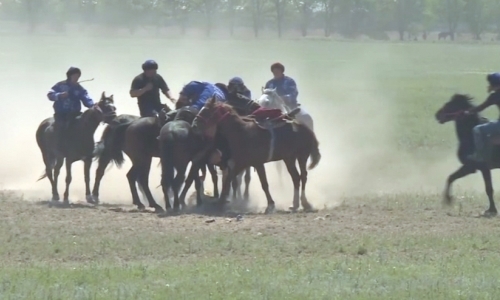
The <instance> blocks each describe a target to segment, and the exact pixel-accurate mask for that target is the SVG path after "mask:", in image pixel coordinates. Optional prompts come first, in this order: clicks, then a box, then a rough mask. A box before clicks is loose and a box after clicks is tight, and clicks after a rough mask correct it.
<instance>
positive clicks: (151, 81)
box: [130, 60, 175, 117]
mask: <svg viewBox="0 0 500 300" xmlns="http://www.w3.org/2000/svg"><path fill="white" fill-rule="evenodd" d="M142 70H143V71H144V72H143V73H141V74H139V75H137V76H136V77H135V78H134V80H133V81H132V87H131V88H130V97H133V98H137V104H138V105H139V111H140V114H141V117H152V116H156V115H157V114H158V113H159V112H160V111H161V109H162V104H161V101H160V90H161V92H162V93H163V94H164V95H165V96H167V98H168V99H170V101H172V103H175V99H174V98H173V97H172V96H171V94H170V89H169V87H168V85H167V83H166V82H165V80H164V79H163V77H161V76H160V74H157V73H156V71H157V70H158V64H157V63H156V62H155V61H154V60H147V61H146V62H145V63H143V64H142Z"/></svg>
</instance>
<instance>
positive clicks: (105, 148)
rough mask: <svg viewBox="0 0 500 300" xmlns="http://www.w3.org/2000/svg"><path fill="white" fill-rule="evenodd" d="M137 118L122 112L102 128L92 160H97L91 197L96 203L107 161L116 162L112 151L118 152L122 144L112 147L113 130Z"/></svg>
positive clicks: (119, 165)
mask: <svg viewBox="0 0 500 300" xmlns="http://www.w3.org/2000/svg"><path fill="white" fill-rule="evenodd" d="M139 118H140V117H139V116H134V115H128V114H122V115H119V116H116V117H115V118H114V119H113V120H112V121H111V122H109V123H108V126H106V128H104V130H103V132H102V136H101V140H100V141H99V142H97V144H96V146H95V148H94V154H93V155H94V160H97V161H98V165H97V170H96V172H95V182H94V188H93V189H92V198H93V199H94V201H95V202H96V203H99V188H100V185H101V180H102V178H103V177H104V172H105V171H106V168H107V167H108V165H109V163H111V162H114V163H116V161H113V157H114V153H113V151H119V153H121V147H122V146H121V145H120V146H119V147H113V146H114V145H113V142H112V139H113V138H114V137H115V130H116V128H117V126H118V125H120V124H125V123H131V122H133V121H135V120H138V119H139ZM118 155H120V154H118ZM122 163H123V161H120V163H119V164H117V167H119V168H120V167H121V164H122Z"/></svg>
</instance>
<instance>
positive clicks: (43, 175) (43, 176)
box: [36, 171, 47, 182]
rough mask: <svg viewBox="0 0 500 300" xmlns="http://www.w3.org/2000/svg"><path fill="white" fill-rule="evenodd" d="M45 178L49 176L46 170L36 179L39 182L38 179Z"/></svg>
mask: <svg viewBox="0 0 500 300" xmlns="http://www.w3.org/2000/svg"><path fill="white" fill-rule="evenodd" d="M44 178H47V173H46V172H45V171H44V172H43V174H42V176H40V177H39V178H38V179H37V181H36V182H38V181H40V180H42V179H44Z"/></svg>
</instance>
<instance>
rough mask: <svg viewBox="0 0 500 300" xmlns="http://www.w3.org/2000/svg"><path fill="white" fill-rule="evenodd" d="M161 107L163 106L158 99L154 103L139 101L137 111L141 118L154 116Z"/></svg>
mask: <svg viewBox="0 0 500 300" xmlns="http://www.w3.org/2000/svg"><path fill="white" fill-rule="evenodd" d="M162 108H163V106H162V105H161V102H160V101H158V102H155V103H139V113H140V115H141V118H144V117H156V116H157V115H158V113H159V112H160V111H161V110H162Z"/></svg>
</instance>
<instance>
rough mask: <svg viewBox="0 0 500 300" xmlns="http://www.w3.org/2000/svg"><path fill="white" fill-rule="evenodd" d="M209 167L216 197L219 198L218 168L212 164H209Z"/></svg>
mask: <svg viewBox="0 0 500 300" xmlns="http://www.w3.org/2000/svg"><path fill="white" fill-rule="evenodd" d="M207 168H208V171H209V172H210V176H211V177H212V183H213V184H214V198H219V177H218V176H217V170H215V165H212V164H207Z"/></svg>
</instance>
